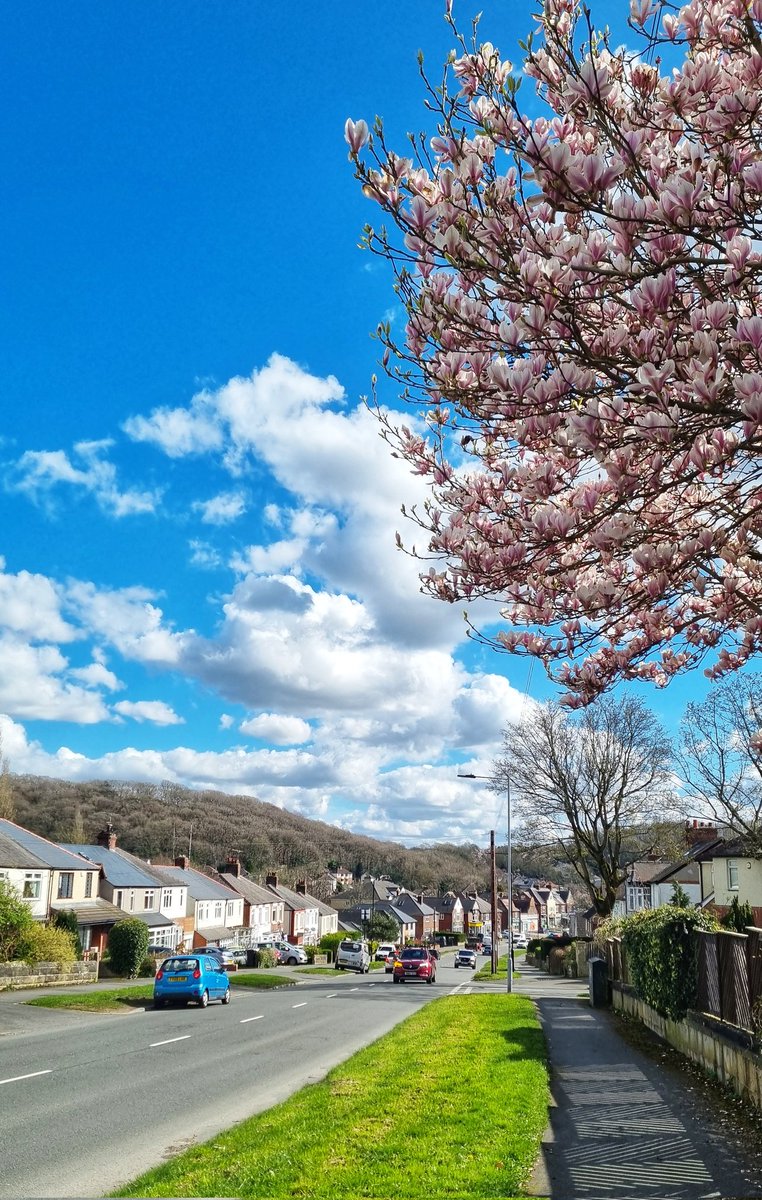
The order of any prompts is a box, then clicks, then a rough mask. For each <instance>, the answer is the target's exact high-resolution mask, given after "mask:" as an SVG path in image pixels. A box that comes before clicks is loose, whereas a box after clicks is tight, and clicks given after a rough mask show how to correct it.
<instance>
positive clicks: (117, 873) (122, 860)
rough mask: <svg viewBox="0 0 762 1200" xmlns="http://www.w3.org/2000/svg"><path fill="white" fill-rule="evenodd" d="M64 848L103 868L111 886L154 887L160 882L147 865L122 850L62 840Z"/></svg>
mask: <svg viewBox="0 0 762 1200" xmlns="http://www.w3.org/2000/svg"><path fill="white" fill-rule="evenodd" d="M63 846H64V848H65V849H66V850H71V852H72V854H79V855H81V856H82V857H83V858H87V859H89V860H90V862H93V863H97V864H98V865H99V866H101V867H102V868H103V874H104V876H105V877H106V879H107V880H108V882H109V883H110V884H112V885H113V887H139V888H155V887H156V886H157V884H158V883H159V882H160V881H159V880H158V879H157V878H156V876H155V875H154V874H153V873H152V872H151V870H150V867H148V865H147V864H146V865H142V864H141V863H140V861H139V860H138V859H135V858H133V857H132V855H128V854H125V853H124V852H123V851H122V850H109V849H108V848H107V847H106V846H97V845H96V846H88V845H82V844H79V843H74V842H64V843H63Z"/></svg>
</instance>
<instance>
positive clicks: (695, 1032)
mask: <svg viewBox="0 0 762 1200" xmlns="http://www.w3.org/2000/svg"><path fill="white" fill-rule="evenodd" d="M612 1001H613V1005H614V1008H615V1009H617V1010H618V1011H620V1012H624V1013H627V1014H628V1016H633V1017H637V1018H638V1020H640V1021H642V1022H643V1024H644V1025H647V1026H648V1028H649V1029H650V1030H652V1031H653V1032H654V1033H655V1034H656V1035H657V1036H658V1037H660V1038H662V1039H663V1040H664V1041H665V1042H669V1044H670V1045H671V1046H674V1047H675V1049H676V1050H679V1051H680V1053H681V1054H684V1055H685V1056H686V1058H690V1059H691V1060H692V1061H693V1062H695V1063H698V1064H699V1066H702V1067H703V1068H704V1069H705V1070H706V1071H708V1072H709V1073H710V1074H711V1075H714V1076H716V1077H717V1078H718V1079H720V1080H722V1082H723V1083H724V1084H726V1085H727V1086H728V1087H729V1088H731V1089H732V1090H733V1091H734V1092H735V1093H736V1095H738V1096H741V1097H743V1099H745V1100H748V1101H750V1102H751V1103H752V1104H754V1105H755V1106H756V1107H757V1108H758V1109H760V1110H762V1055H760V1053H759V1046H758V1044H757V1045H755V1042H754V1039H753V1038H752V1036H751V1034H747V1033H745V1032H744V1030H741V1029H739V1030H738V1031H737V1032H736V1030H735V1028H734V1027H730V1026H725V1027H723V1026H722V1025H721V1024H720V1022H716V1021H712V1020H711V1018H705V1017H702V1016H700V1015H699V1014H698V1013H689V1014H688V1016H687V1017H685V1018H684V1019H683V1020H682V1021H670V1020H669V1019H668V1018H666V1017H660V1016H659V1014H658V1013H657V1012H655V1011H654V1009H652V1008H650V1007H649V1005H648V1004H645V1003H644V1002H643V1001H642V1000H640V999H639V998H638V997H637V996H636V995H634V993H633V992H631V991H630V990H629V989H626V988H623V987H622V986H621V984H618V983H614V984H612Z"/></svg>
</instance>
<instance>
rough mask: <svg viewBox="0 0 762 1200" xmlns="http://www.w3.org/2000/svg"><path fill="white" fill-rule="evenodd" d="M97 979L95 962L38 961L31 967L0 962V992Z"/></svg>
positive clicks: (94, 981)
mask: <svg viewBox="0 0 762 1200" xmlns="http://www.w3.org/2000/svg"><path fill="white" fill-rule="evenodd" d="M97 981H98V963H97V962H73V963H57V962H39V963H36V964H35V966H33V967H30V966H29V964H28V963H23V962H9V963H0V992H3V991H13V990H15V989H17V988H36V987H60V986H61V985H63V984H70V983H97Z"/></svg>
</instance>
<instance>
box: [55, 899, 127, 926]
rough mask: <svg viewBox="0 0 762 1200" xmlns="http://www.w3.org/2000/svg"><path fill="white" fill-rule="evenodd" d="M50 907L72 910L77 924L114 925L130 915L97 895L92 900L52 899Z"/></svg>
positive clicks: (57, 909) (65, 910)
mask: <svg viewBox="0 0 762 1200" xmlns="http://www.w3.org/2000/svg"><path fill="white" fill-rule="evenodd" d="M50 907H51V908H52V909H55V910H56V911H57V912H73V913H74V915H75V916H76V918H77V924H78V925H82V926H86V925H116V923H117V921H123V920H124V919H125V917H128V916H129V915H130V914H129V913H126V912H124V911H123V909H121V908H117V906H116V905H115V904H112V903H111V901H110V900H101V899H100V898H99V897H96V898H94V899H92V900H54V901H53V902H52V903H51V905H50ZM146 915H147V914H146ZM143 919H144V918H143V917H141V920H143Z"/></svg>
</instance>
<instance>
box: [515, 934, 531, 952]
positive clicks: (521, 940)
mask: <svg viewBox="0 0 762 1200" xmlns="http://www.w3.org/2000/svg"><path fill="white" fill-rule="evenodd" d="M528 945H529V940H528V938H525V937H523V936H522V935H521V934H519V935H518V936H517V937H515V938H514V939H513V948H514V950H526V948H527V946H528Z"/></svg>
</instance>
